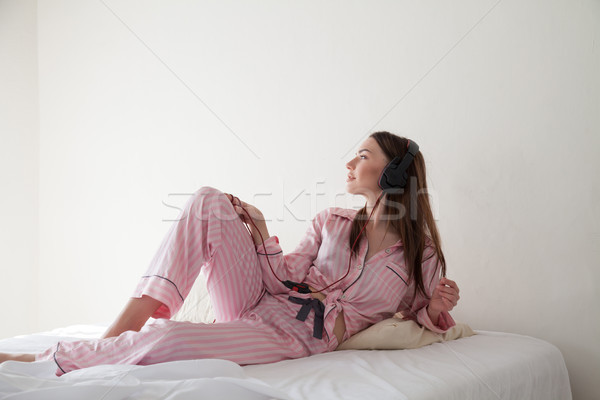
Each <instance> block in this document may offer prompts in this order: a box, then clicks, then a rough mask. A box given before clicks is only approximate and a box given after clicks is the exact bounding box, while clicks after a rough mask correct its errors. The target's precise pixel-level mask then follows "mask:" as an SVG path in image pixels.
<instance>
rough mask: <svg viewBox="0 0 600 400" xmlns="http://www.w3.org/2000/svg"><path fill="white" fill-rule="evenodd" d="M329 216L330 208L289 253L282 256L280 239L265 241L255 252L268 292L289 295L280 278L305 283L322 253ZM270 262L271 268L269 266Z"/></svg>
mask: <svg viewBox="0 0 600 400" xmlns="http://www.w3.org/2000/svg"><path fill="white" fill-rule="evenodd" d="M328 214H329V213H328V209H326V210H323V211H321V212H320V213H318V214H317V215H316V216H315V218H314V219H313V220H312V221H311V223H310V226H309V227H308V229H307V230H306V233H305V234H304V237H303V238H302V240H301V242H300V244H299V245H298V246H297V247H296V249H295V250H294V251H293V252H291V253H289V254H285V255H284V254H283V251H282V250H281V246H280V245H279V238H278V237H277V236H271V237H269V238H268V239H266V240H265V242H264V245H263V244H262V243H261V244H258V245H256V253H257V255H258V261H259V264H260V267H261V269H262V274H263V282H264V283H265V286H266V288H267V290H268V291H269V293H271V294H279V293H287V292H288V291H289V289H288V288H287V287H285V286H284V284H283V283H281V281H279V280H278V279H277V277H279V278H280V279H281V280H283V281H286V280H290V281H294V282H303V281H304V279H305V278H306V275H307V274H308V269H309V268H310V266H311V265H312V264H313V261H314V260H315V259H316V258H317V254H318V253H319V247H321V240H322V235H321V230H322V228H323V226H324V223H325V221H326V219H327V216H328ZM267 255H268V261H267ZM269 263H270V264H271V266H269ZM271 267H272V268H273V271H274V272H275V273H276V274H277V277H275V275H274V274H273V272H272V271H271Z"/></svg>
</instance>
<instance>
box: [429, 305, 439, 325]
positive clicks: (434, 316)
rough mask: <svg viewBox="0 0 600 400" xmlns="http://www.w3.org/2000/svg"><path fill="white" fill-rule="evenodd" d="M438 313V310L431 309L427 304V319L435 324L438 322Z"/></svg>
mask: <svg viewBox="0 0 600 400" xmlns="http://www.w3.org/2000/svg"><path fill="white" fill-rule="evenodd" d="M440 314H441V312H440V311H434V310H432V309H431V307H429V305H427V315H429V319H430V320H431V322H432V323H433V324H434V325H436V326H437V324H438V322H439V319H440Z"/></svg>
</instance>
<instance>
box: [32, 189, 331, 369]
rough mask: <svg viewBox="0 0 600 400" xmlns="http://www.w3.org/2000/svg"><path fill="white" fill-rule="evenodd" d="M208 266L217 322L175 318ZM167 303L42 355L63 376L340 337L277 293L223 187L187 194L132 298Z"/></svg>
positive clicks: (301, 351) (327, 345) (272, 351)
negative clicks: (142, 319)
mask: <svg viewBox="0 0 600 400" xmlns="http://www.w3.org/2000/svg"><path fill="white" fill-rule="evenodd" d="M201 269H203V271H204V273H205V274H206V278H207V287H208V291H209V295H210V298H211V302H212V305H213V309H214V313H215V316H216V320H217V321H216V323H213V324H202V323H192V322H180V321H171V320H170V319H169V318H170V317H171V316H172V315H173V314H175V313H176V312H177V310H179V308H180V307H181V305H182V304H183V301H184V299H185V297H186V296H187V294H188V293H189V291H190V289H191V287H192V285H193V284H194V281H195V280H196V277H197V276H198V274H199V273H200V270H201ZM142 295H147V296H150V297H152V298H154V299H157V300H159V301H160V302H162V303H163V305H162V306H161V307H160V308H159V309H158V310H157V311H156V312H155V313H154V315H153V317H154V318H157V319H156V321H154V322H152V323H148V324H146V325H145V326H144V327H143V328H142V329H141V330H140V331H139V332H135V331H126V332H124V333H122V334H121V335H120V336H118V337H112V338H106V339H98V340H82V341H76V342H59V343H58V344H57V345H56V346H53V347H52V348H50V349H48V350H46V351H45V352H43V353H41V354H38V355H37V356H36V360H46V359H52V360H54V361H55V362H56V364H57V367H58V368H57V372H56V374H57V375H62V374H63V373H66V372H69V371H72V370H74V369H79V368H85V367H90V366H94V365H100V364H139V365H147V364H155V363H160V362H167V361H175V360H186V359H201V358H220V359H226V360H231V361H233V362H236V363H238V364H240V365H246V364H259V363H270V362H275V361H280V360H284V359H290V358H299V357H306V356H309V355H311V354H317V353H322V352H326V351H331V350H333V349H335V347H336V346H337V340H336V339H334V340H333V341H330V342H327V340H326V339H325V338H323V339H315V338H314V337H313V335H312V334H313V322H314V313H312V312H311V313H310V315H309V317H308V318H307V319H306V320H305V321H299V320H297V319H296V318H295V317H296V314H297V312H298V310H299V308H300V306H299V305H297V304H294V303H291V302H290V301H288V299H287V297H288V296H287V295H285V294H281V295H271V294H270V293H269V292H267V291H266V289H265V287H264V284H263V281H262V270H261V268H260V265H259V261H258V256H257V254H256V247H255V245H254V243H253V241H252V238H251V237H250V235H249V233H248V231H247V230H246V228H245V226H244V224H243V223H242V221H241V220H240V218H239V216H238V214H237V213H236V212H235V211H234V209H233V206H232V205H231V203H230V201H229V199H228V198H227V197H226V196H225V194H224V193H222V192H220V191H219V190H217V189H214V188H211V187H202V188H201V189H199V190H198V191H197V192H196V193H195V194H194V195H193V196H192V198H191V199H190V200H189V201H188V203H187V204H186V206H185V209H184V210H183V211H182V213H181V215H180V217H179V219H178V221H176V222H175V223H174V224H173V225H172V227H171V229H170V230H169V232H168V233H167V235H166V236H165V238H164V240H163V242H162V243H161V245H160V248H159V249H158V251H157V253H156V255H155V256H154V258H153V259H152V262H151V263H150V266H149V268H148V270H147V272H146V273H145V274H144V275H143V277H142V278H141V280H140V282H139V284H138V287H137V288H136V290H135V292H134V295H133V297H141V296H142Z"/></svg>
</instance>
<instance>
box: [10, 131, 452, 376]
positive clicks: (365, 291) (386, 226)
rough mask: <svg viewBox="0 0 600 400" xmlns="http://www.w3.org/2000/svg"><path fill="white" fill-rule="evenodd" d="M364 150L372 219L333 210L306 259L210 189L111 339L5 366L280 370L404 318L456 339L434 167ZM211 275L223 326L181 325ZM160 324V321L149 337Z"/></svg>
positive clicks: (388, 142)
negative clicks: (434, 199)
mask: <svg viewBox="0 0 600 400" xmlns="http://www.w3.org/2000/svg"><path fill="white" fill-rule="evenodd" d="M359 149H360V150H359V151H358V152H357V154H356V156H355V157H354V158H353V159H352V160H350V161H349V162H348V163H347V164H346V167H347V168H348V170H349V173H348V179H347V191H348V192H349V193H351V194H358V195H362V196H364V197H365V198H366V205H365V207H363V208H362V209H360V210H358V211H356V210H351V209H343V208H339V207H330V208H328V209H325V210H323V211H321V212H320V213H318V214H317V215H316V216H315V218H314V219H313V221H312V223H311V226H310V227H309V228H308V230H307V232H306V235H305V236H304V238H303V240H302V242H301V243H300V244H299V245H298V247H297V248H296V249H295V250H294V252H292V253H290V254H287V255H283V254H282V250H281V247H280V246H279V239H278V238H277V237H276V236H269V233H268V230H267V226H266V223H265V221H264V217H263V215H262V213H261V212H260V211H259V210H258V209H257V208H255V207H253V206H252V205H250V204H247V203H245V202H243V201H240V200H239V199H238V198H237V197H235V196H232V195H230V194H226V193H222V192H220V191H219V190H217V189H214V188H210V187H203V188H201V189H199V190H198V191H197V192H196V193H195V194H194V196H193V197H192V198H191V199H190V200H189V201H188V203H187V205H186V207H185V209H184V210H183V212H182V215H181V217H180V219H179V220H178V221H177V222H175V223H174V224H173V226H172V227H171V229H170V230H169V232H168V234H167V235H166V237H165V238H164V240H163V242H162V244H161V246H160V248H159V249H158V251H157V253H156V255H155V256H154V258H153V260H152V262H151V264H150V267H149V268H148V270H147V272H146V274H144V276H142V278H141V280H140V282H139V284H138V287H137V288H136V290H135V292H134V294H133V296H132V298H131V299H130V300H129V302H128V304H127V305H126V306H125V308H124V309H123V311H122V312H121V314H120V315H119V316H118V318H117V319H116V321H115V322H114V323H113V324H112V325H111V327H109V329H108V330H107V332H106V333H105V334H104V336H103V338H101V339H98V340H91V341H89V340H88V341H77V342H70V343H68V342H60V343H58V344H57V345H56V346H53V347H52V348H50V349H48V350H46V351H45V352H43V353H41V354H37V355H32V354H24V355H14V354H2V355H0V361H5V360H19V361H35V360H47V359H51V360H54V361H55V363H56V365H57V372H56V373H57V375H62V374H64V373H66V372H69V371H72V370H75V369H78V368H84V367H89V366H93V365H99V364H140V365H145V364H154V363H160V362H167V361H174V360H183V359H200V358H221V359H227V360H231V361H234V362H236V363H238V364H241V365H246V364H257V363H269V362H275V361H280V360H284V359H290V358H299V357H306V356H309V355H312V354H317V353H323V352H328V351H332V350H335V349H336V348H337V347H338V345H339V344H340V343H342V342H343V341H344V340H346V339H348V338H349V337H350V336H352V335H353V334H355V333H357V332H359V331H360V330H362V329H365V328H367V327H368V326H370V325H372V324H374V323H377V322H379V321H381V320H383V319H385V318H389V317H390V316H392V315H393V314H394V313H396V312H398V311H400V312H401V313H402V314H403V315H404V317H405V318H410V319H413V320H416V321H417V322H419V323H420V324H421V325H424V326H425V327H427V328H428V329H430V330H432V331H434V332H440V333H441V332H445V331H446V330H447V329H449V328H450V327H452V326H453V325H454V324H455V323H454V321H453V319H452V317H451V316H450V314H449V311H450V310H452V308H453V307H454V306H455V305H456V304H457V301H458V299H459V290H458V287H457V285H456V283H455V282H453V281H451V280H449V279H446V278H445V274H446V267H445V260H444V255H443V253H442V250H441V244H440V239H439V234H438V231H437V228H436V224H435V221H434V219H433V215H432V212H431V207H430V204H429V199H428V196H427V182H426V173H425V162H424V159H423V156H422V154H421V153H420V152H419V151H418V146H416V144H415V143H412V144H411V142H410V141H408V140H407V139H405V138H401V137H398V136H396V135H393V134H391V133H389V132H376V133H373V134H372V135H370V136H369V138H367V140H365V141H364V142H363V143H362V144H361V146H360V148H359ZM395 157H398V158H396V159H395ZM394 159H395V161H398V160H402V163H404V164H402V163H401V166H402V165H403V167H405V168H406V176H405V177H404V178H408V182H406V183H404V185H405V186H404V187H399V186H398V184H397V182H396V186H395V187H388V186H389V184H384V185H383V186H382V182H384V181H385V179H384V178H386V177H388V175H387V173H388V172H389V171H390V170H389V169H386V166H388V164H389V163H390V161H392V160H394ZM392 164H393V163H392ZM390 165H391V164H390ZM384 171H386V173H385V174H383V175H382V172H384ZM401 175H402V174H401ZM392 186H394V184H392ZM240 219H241V222H240ZM245 224H247V225H248V226H250V229H249V232H250V235H249V234H248V231H247V229H248V228H247V226H246V225H245ZM263 241H264V242H263ZM201 269H203V271H204V272H205V274H206V278H207V288H208V291H209V294H210V297H211V302H212V305H213V309H214V313H215V316H216V321H215V322H216V323H213V324H198V323H191V322H180V321H172V320H170V319H169V318H170V317H171V316H172V315H173V314H175V313H176V312H177V310H178V309H179V308H180V307H181V305H182V304H183V301H184V299H185V297H186V296H187V294H188V293H189V291H190V289H191V287H192V285H193V283H194V281H195V279H196V277H197V276H198V274H199V273H200V270H201ZM440 275H441V276H442V278H441V279H440ZM151 316H152V317H154V318H156V321H154V322H153V323H149V324H146V322H147V320H148V318H149V317H151Z"/></svg>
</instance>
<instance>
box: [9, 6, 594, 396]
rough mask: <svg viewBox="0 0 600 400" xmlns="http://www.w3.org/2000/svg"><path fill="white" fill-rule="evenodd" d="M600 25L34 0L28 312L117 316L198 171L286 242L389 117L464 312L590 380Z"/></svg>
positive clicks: (287, 245)
mask: <svg viewBox="0 0 600 400" xmlns="http://www.w3.org/2000/svg"><path fill="white" fill-rule="evenodd" d="M599 22H600V5H599V3H598V2H596V1H591V0H588V1H572V0H571V1H567V0H551V1H541V0H540V1H534V0H529V1H520V2H518V1H508V0H505V1H499V2H498V1H484V2H482V1H474V0H472V1H466V0H462V1H460V2H452V3H447V2H434V1H422V2H418V3H417V2H395V1H379V2H368V3H367V2H347V1H329V2H326V3H323V2H317V1H311V2H285V3H284V2H277V1H261V2H254V3H249V2H243V1H220V2H216V1H214V2H197V3H191V2H185V3H179V2H178V3H174V2H171V3H164V2H159V1H144V2H135V1H108V0H106V1H104V2H96V1H75V0H70V1H61V2H58V1H54V2H39V4H38V25H37V28H38V38H39V41H38V56H39V71H40V82H39V96H40V136H39V140H40V158H39V163H40V183H39V212H40V215H39V218H40V223H39V229H40V246H39V248H40V253H39V254H40V272H39V275H38V276H39V282H40V284H39V286H38V289H39V298H40V304H39V307H38V312H39V319H38V321H39V325H38V326H37V327H38V328H39V329H48V328H52V327H57V326H64V325H66V324H73V323H91V322H109V321H110V320H111V318H113V317H114V315H115V314H116V313H117V312H118V311H119V309H120V307H121V306H122V304H123V303H124V302H125V300H126V298H127V296H128V295H129V294H130V292H131V290H132V289H133V286H134V285H135V283H136V280H137V277H138V276H139V275H140V274H141V273H142V272H143V270H144V268H145V267H146V265H147V263H148V262H149V261H150V259H151V257H152V256H153V254H154V251H155V249H156V248H157V247H158V244H159V243H160V240H161V239H162V236H163V235H164V233H165V232H166V230H167V229H168V226H169V222H168V221H164V220H168V219H172V218H174V217H175V216H176V215H177V212H176V209H175V208H173V207H174V206H177V205H180V204H182V203H183V202H184V201H185V196H184V195H176V194H177V193H179V194H185V193H190V192H193V191H194V190H195V189H197V188H198V187H200V186H203V185H209V186H214V187H217V188H219V189H221V190H223V191H227V192H232V193H236V194H238V195H239V196H240V197H241V198H242V199H244V200H246V201H248V202H251V203H253V204H256V205H257V206H258V207H259V208H261V209H262V210H263V211H264V213H265V215H266V216H267V218H270V219H272V221H271V222H270V223H269V229H270V232H271V234H277V235H278V236H279V237H280V238H281V242H282V245H283V248H284V251H290V250H292V249H293V248H294V246H295V245H296V244H297V243H298V241H299V240H300V237H301V235H302V234H303V232H304V229H305V227H306V225H307V223H308V220H309V219H310V218H312V216H313V215H314V214H315V213H316V212H317V211H318V210H320V209H322V208H324V207H327V206H330V205H340V206H346V207H353V206H359V205H361V204H362V198H354V199H353V198H349V197H347V196H344V195H343V193H344V185H345V182H344V180H345V174H346V171H345V167H344V164H345V162H346V161H347V160H348V158H349V156H350V154H351V153H352V152H353V151H355V150H356V149H357V147H356V146H357V145H358V143H359V142H360V141H361V140H363V139H364V138H365V137H366V135H367V134H368V133H370V132H372V131H374V130H378V129H385V130H390V131H392V132H395V133H398V134H403V135H407V136H409V137H411V138H413V139H414V140H416V141H417V142H418V143H419V145H420V146H421V149H422V150H423V153H424V155H425V157H426V159H427V161H428V166H429V174H430V183H431V185H432V189H433V192H434V194H435V197H436V200H437V202H436V203H437V204H438V207H439V208H438V212H437V215H438V216H439V224H440V228H441V231H442V237H443V240H444V245H445V248H444V250H445V252H446V255H447V259H448V262H449V266H448V269H449V275H450V277H451V278H454V279H456V280H457V281H458V282H459V284H460V287H461V296H462V299H461V302H460V305H459V307H458V308H457V309H456V310H455V312H454V315H455V317H456V318H457V319H458V320H461V321H465V322H468V323H469V324H471V326H472V327H473V328H475V329H482V330H498V331H507V332H516V333H522V334H526V335H531V336H536V337H539V338H542V339H545V340H547V341H549V342H551V343H553V344H555V345H556V346H558V347H559V348H560V349H561V351H562V353H563V355H564V357H565V359H566V362H567V367H568V369H569V372H570V376H571V382H572V388H573V393H574V398H575V399H576V400H579V399H595V398H598V397H600V383H599V382H598V380H597V379H596V378H597V376H596V375H595V374H596V372H595V371H598V370H600V344H599V342H598V340H597V338H598V336H599V333H600V320H599V319H598V318H597V316H596V315H597V310H596V305H597V304H598V300H599V299H600V298H599V297H600V296H599V295H598V282H600V272H599V271H600V269H599V268H598V267H599V266H600V253H599V252H598V245H599V244H600V243H599V241H600V240H599V239H600V227H599V221H600V207H599V204H600V202H599V200H600V199H599V198H600V188H599V182H598V178H597V176H598V173H599V172H600V171H599V170H600V163H599V162H598V161H597V159H596V157H597V155H598V150H597V149H598V148H599V145H600V143H599V142H600V135H599V128H600V106H599V105H600V74H598V72H597V71H600V55H599V43H600V24H599ZM15 29H17V28H15ZM18 29H23V27H22V26H21V27H19V28H18ZM32 29H34V28H32ZM2 40H5V39H2ZM31 62H32V63H34V60H32V61H31ZM0 96H2V95H0ZM22 109H25V108H23V107H22ZM3 123H4V122H3ZM22 126H23V125H19V127H22ZM3 135H4V133H3ZM35 162H36V161H35V160H31V164H28V165H34V164H35ZM11 165H13V164H11ZM32 190H33V189H32ZM31 193H32V196H30V198H32V199H33V198H35V196H33V193H34V192H31ZM269 193H270V195H266V194H269ZM32 201H33V200H32ZM10 226H11V229H12V227H14V226H19V224H18V223H17V222H16V221H14V222H13V223H12V224H11V225H10ZM34 226H35V225H34ZM31 315H33V314H31Z"/></svg>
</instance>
